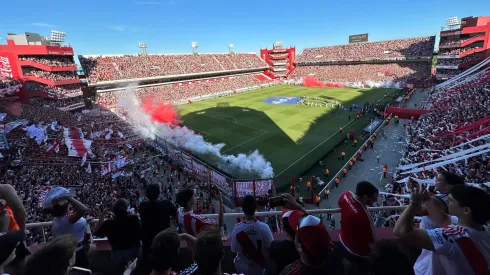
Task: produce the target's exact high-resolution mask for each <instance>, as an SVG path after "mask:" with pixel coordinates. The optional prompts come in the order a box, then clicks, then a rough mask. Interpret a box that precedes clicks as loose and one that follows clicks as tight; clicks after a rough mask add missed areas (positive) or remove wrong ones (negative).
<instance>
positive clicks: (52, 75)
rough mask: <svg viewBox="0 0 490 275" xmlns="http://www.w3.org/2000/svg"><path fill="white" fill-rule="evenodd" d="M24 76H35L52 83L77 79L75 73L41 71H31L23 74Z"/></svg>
mask: <svg viewBox="0 0 490 275" xmlns="http://www.w3.org/2000/svg"><path fill="white" fill-rule="evenodd" d="M24 75H25V76H35V77H39V78H45V79H49V80H53V81H60V80H68V79H77V78H78V76H77V74H76V73H75V72H46V71H41V70H31V71H29V72H26V73H24Z"/></svg>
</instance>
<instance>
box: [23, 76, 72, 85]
mask: <svg viewBox="0 0 490 275" xmlns="http://www.w3.org/2000/svg"><path fill="white" fill-rule="evenodd" d="M23 80H24V81H35V82H39V83H42V84H45V85H49V86H61V85H69V84H77V83H80V79H78V78H73V79H63V80H56V81H55V80H51V79H46V78H41V77H37V76H24V77H23Z"/></svg>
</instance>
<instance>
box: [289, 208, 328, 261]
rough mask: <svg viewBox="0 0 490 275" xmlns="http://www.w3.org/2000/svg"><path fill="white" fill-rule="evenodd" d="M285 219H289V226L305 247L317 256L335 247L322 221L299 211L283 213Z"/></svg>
mask: <svg viewBox="0 0 490 275" xmlns="http://www.w3.org/2000/svg"><path fill="white" fill-rule="evenodd" d="M283 213H284V214H283V216H282V217H283V218H287V219H288V225H289V226H290V227H291V228H292V229H293V230H294V232H295V233H296V235H297V236H298V238H299V240H300V242H301V244H302V245H303V247H304V248H305V249H306V250H308V252H309V253H310V254H312V255H315V256H321V255H324V254H325V253H327V252H329V251H330V250H331V249H332V247H333V242H332V240H331V239H330V235H329V234H328V231H327V228H326V227H325V225H323V223H322V221H321V220H320V219H319V218H317V217H315V216H312V215H307V214H304V213H303V212H302V211H299V210H285V211H283Z"/></svg>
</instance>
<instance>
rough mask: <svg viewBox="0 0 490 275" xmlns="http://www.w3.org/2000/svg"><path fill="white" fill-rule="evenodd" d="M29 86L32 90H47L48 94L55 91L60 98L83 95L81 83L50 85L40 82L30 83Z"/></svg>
mask: <svg viewBox="0 0 490 275" xmlns="http://www.w3.org/2000/svg"><path fill="white" fill-rule="evenodd" d="M27 88H28V89H29V90H30V91H41V92H46V93H48V94H51V93H54V94H56V95H57V97H59V98H64V97H76V96H81V95H82V89H81V87H80V84H69V85H63V86H49V85H44V84H38V83H29V84H28V85H27Z"/></svg>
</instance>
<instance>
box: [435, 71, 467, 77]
mask: <svg viewBox="0 0 490 275" xmlns="http://www.w3.org/2000/svg"><path fill="white" fill-rule="evenodd" d="M462 72H463V70H452V69H437V74H442V75H451V76H455V75H458V74H460V73H462Z"/></svg>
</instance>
